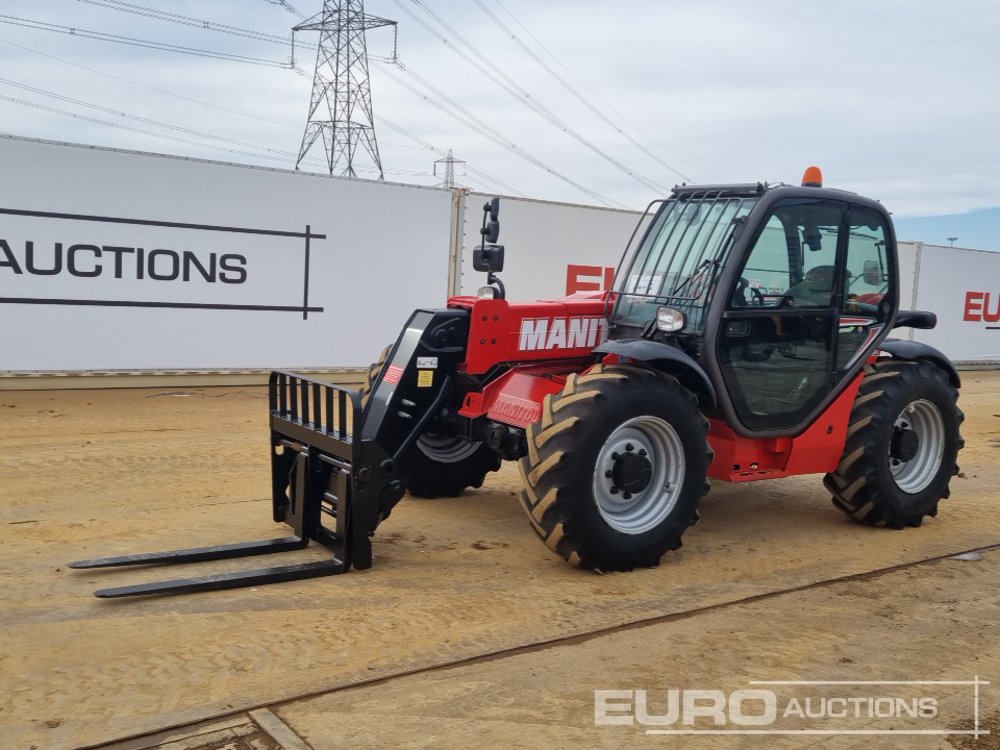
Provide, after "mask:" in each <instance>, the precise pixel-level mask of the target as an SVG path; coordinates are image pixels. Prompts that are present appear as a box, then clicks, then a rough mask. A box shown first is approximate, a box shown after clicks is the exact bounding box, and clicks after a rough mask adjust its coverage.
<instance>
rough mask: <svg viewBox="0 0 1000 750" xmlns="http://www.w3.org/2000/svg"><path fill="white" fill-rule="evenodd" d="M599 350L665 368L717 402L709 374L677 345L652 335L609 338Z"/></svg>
mask: <svg viewBox="0 0 1000 750" xmlns="http://www.w3.org/2000/svg"><path fill="white" fill-rule="evenodd" d="M594 353H595V354H617V355H618V356H619V357H628V358H629V359H634V360H638V361H639V362H646V363H647V364H650V365H652V366H653V367H655V368H656V369H657V370H660V371H661V372H667V373H670V374H671V375H673V376H674V377H676V378H677V379H678V380H679V381H680V383H681V385H683V386H684V387H685V388H687V389H688V390H690V391H692V392H693V393H694V394H695V395H696V396H697V397H698V399H699V400H700V401H702V402H703V403H704V404H705V405H706V406H710V407H714V406H715V404H716V396H715V387H714V386H713V385H712V381H711V380H709V379H708V375H707V374H706V373H705V371H704V370H703V369H702V367H701V365H699V364H698V363H697V362H696V361H695V360H694V359H693V358H692V357H691V356H690V355H688V354H686V353H685V352H683V351H681V350H680V349H678V348H677V347H674V346H670V345H668V344H663V343H660V342H659V341H649V340H648V339H617V340H614V341H606V342H604V343H603V344H601V345H600V346H598V347H596V348H595V349H594Z"/></svg>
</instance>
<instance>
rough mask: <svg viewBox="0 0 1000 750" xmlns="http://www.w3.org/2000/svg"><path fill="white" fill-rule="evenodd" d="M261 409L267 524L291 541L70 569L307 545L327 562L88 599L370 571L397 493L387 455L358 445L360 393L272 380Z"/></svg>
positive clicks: (107, 592) (291, 378)
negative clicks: (265, 408)
mask: <svg viewBox="0 0 1000 750" xmlns="http://www.w3.org/2000/svg"><path fill="white" fill-rule="evenodd" d="M268 401H269V408H270V426H271V485H272V492H271V501H272V503H271V504H272V510H273V515H274V520H275V521H277V522H284V523H286V524H288V525H289V526H291V528H292V535H291V536H288V537H282V538H279V539H266V540H261V541H257V542H241V543H237V544H225V545H219V546H215V547H200V548H194V549H180V550H173V551H168V552H149V553H141V554H134V555H122V556H119V557H105V558H97V559H94V560H81V561H77V562H73V563H70V565H69V567H71V568H104V567H120V566H132V565H150V564H171V563H188V562H201V561H206V560H224V559H229V558H236V557H248V556H256V555H265V554H271V553H275V552H285V551H289V550H295V549H302V548H304V547H306V546H307V545H308V544H309V542H310V541H315V542H318V543H319V544H321V545H323V546H325V547H327V548H329V549H330V550H331V552H332V553H333V556H332V559H330V560H322V561H319V562H310V563H299V564H292V565H283V566H277V567H270V568H260V569H256V570H247V571H241V572H237V573H223V574H218V575H208V576H204V575H203V576H197V577H194V578H179V579H175V580H169V581H158V582H155V583H146V584H139V585H134V586H121V587H118V588H111V589H103V590H100V591H97V592H96V593H95V595H96V596H98V597H101V598H118V597H125V596H143V595H151V594H178V593H188V592H193V591H207V590H213V589H229V588H241V587H244V586H258V585H261V584H265V583H277V582H280V581H289V580H297V579H303V578H314V577H317V576H324V575H333V574H336V573H344V572H346V571H347V570H349V569H350V568H351V567H352V566H353V567H355V568H358V569H364V568H370V567H371V565H372V548H371V540H370V536H371V533H372V532H373V531H374V530H375V527H376V526H377V525H378V522H379V519H380V518H381V516H382V514H383V513H387V512H388V508H390V507H391V504H392V503H393V502H395V500H396V499H398V497H397V494H398V495H401V494H402V492H401V491H399V490H398V482H397V481H396V479H395V478H394V477H393V476H392V468H393V467H392V461H390V460H389V457H388V456H387V455H386V453H385V452H384V451H382V450H381V449H380V448H379V446H377V445H375V444H374V443H372V442H370V441H365V440H363V439H362V438H361V401H360V398H359V396H358V393H357V392H356V391H353V390H351V389H348V388H341V387H338V386H335V385H330V384H328V383H321V382H318V381H315V380H311V379H309V378H305V377H302V376H300V375H293V374H291V373H286V372H273V373H271V377H270V380H269V383H268ZM324 519H330V520H329V521H328V523H329V524H330V525H326V524H324Z"/></svg>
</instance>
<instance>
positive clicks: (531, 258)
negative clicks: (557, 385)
mask: <svg viewBox="0 0 1000 750" xmlns="http://www.w3.org/2000/svg"><path fill="white" fill-rule="evenodd" d="M490 197H491V196H489V195H482V194H478V193H473V194H471V195H468V196H466V198H465V221H464V240H463V243H462V259H461V270H462V276H461V282H460V288H461V293H462V294H475V293H476V290H477V289H478V288H479V287H481V286H483V284H485V283H486V275H485V274H482V273H479V272H477V271H475V270H473V268H472V250H473V248H474V247H476V246H477V245H479V243H480V242H481V239H482V238H481V236H480V234H479V230H480V228H481V227H482V222H483V211H482V209H483V204H484V203H486V202H487V201H489V199H490ZM641 216H642V214H641V213H637V212H634V211H616V210H611V209H604V208H594V207H590V206H573V205H567V204H562V203H546V202H542V201H529V200H522V199H518V198H503V199H501V201H500V239H499V244H501V245H503V246H504V247H505V248H506V253H505V254H506V258H505V265H504V270H503V273H501V274H499V276H500V278H501V279H502V280H503V282H504V284H505V285H506V287H507V297H508V298H509V299H511V300H533V299H554V298H560V297H564V296H566V295H567V294H572V293H573V292H578V291H593V290H599V289H606V288H608V287H609V286H610V284H611V281H612V279H613V277H614V273H615V268H616V267H617V266H618V261H619V260H620V259H621V256H622V253H623V252H624V250H625V246H626V245H627V244H628V240H629V237H630V236H631V234H632V231H633V230H634V229H635V227H636V224H637V223H638V221H639V219H640V217H641Z"/></svg>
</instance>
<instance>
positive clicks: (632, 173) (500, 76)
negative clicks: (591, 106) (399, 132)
mask: <svg viewBox="0 0 1000 750" xmlns="http://www.w3.org/2000/svg"><path fill="white" fill-rule="evenodd" d="M392 2H393V3H395V4H396V5H397V6H398V7H399V8H400V9H402V10H403V11H404V12H405V13H407V14H408V15H409V16H410V17H411V18H413V19H414V20H415V21H416V22H417V23H419V24H420V25H421V26H423V27H424V28H425V29H426V30H427V31H429V32H430V33H431V34H434V35H435V36H436V37H438V38H439V39H440V40H441V41H442V42H444V43H445V44H449V40H448V38H447V37H444V36H442V35H441V34H439V33H438V32H436V31H435V30H434V29H433V28H431V27H430V25H429V24H427V23H426V22H425V21H424V20H423V19H421V18H420V17H419V16H417V15H416V14H415V13H414V12H413V11H412V10H410V9H409V8H407V7H406V6H405V5H404V4H403V2H402V0H392ZM412 2H413V3H414V4H415V5H417V6H418V7H420V8H421V9H422V10H423V12H424V13H425V14H427V15H428V16H430V17H431V18H432V19H433V20H434V21H435V22H437V24H438V25H439V26H441V27H442V28H444V29H445V30H446V31H447V32H448V33H449V34H451V35H452V37H454V38H455V39H456V40H457V41H458V43H459V44H460V45H461V46H462V47H464V48H465V49H466V50H469V52H470V53H471V54H469V53H467V52H463V51H462V50H461V49H459V48H458V47H456V46H454V45H453V44H449V46H450V47H451V49H452V51H454V52H455V53H456V54H457V55H459V56H461V57H462V58H463V59H464V60H465V61H466V62H468V63H469V64H470V65H472V66H473V67H475V68H476V69H477V70H479V71H480V72H482V73H483V74H484V75H485V76H487V77H489V78H490V79H491V80H493V81H494V82H495V83H496V84H497V85H499V86H500V87H501V88H503V89H504V90H505V91H506V92H507V93H508V94H510V95H511V96H513V97H514V98H515V99H517V100H518V101H519V102H521V103H522V104H525V105H526V106H528V108H529V109H531V110H533V111H534V112H535V113H536V114H538V115H540V116H541V117H543V118H544V119H545V120H547V121H548V122H549V123H550V124H552V125H554V126H555V127H556V128H557V129H558V130H560V131H561V132H562V133H563V134H565V135H568V136H569V137H571V138H573V139H574V140H576V141H577V142H579V143H580V144H581V145H583V146H584V147H586V148H588V149H589V150H590V151H592V152H594V153H595V154H597V155H598V156H600V157H601V158H603V159H604V160H605V161H607V162H608V163H610V164H611V165H612V166H614V167H616V168H617V169H619V170H621V171H622V172H624V173H625V174H627V175H628V176H629V177H631V178H632V179H634V180H636V181H637V182H639V183H640V184H642V185H643V186H644V187H646V188H648V189H650V190H653V191H655V192H658V193H661V192H665V191H667V190H668V188H667V187H666V186H665V185H661V184H659V183H657V182H655V181H653V180H650V179H649V178H647V177H645V176H643V175H642V174H640V173H639V172H637V171H636V170H634V169H632V168H631V167H628V166H627V165H625V164H623V163H622V162H620V161H619V160H617V159H615V158H614V157H613V156H611V155H610V154H608V153H607V152H606V151H604V150H603V149H601V148H600V147H599V146H597V145H596V144H594V143H593V142H591V141H590V140H588V139H587V138H585V137H584V136H583V135H582V134H581V133H580V132H579V131H577V130H576V129H575V128H574V127H573V126H572V125H570V124H569V123H567V122H566V121H565V120H563V119H561V118H560V117H559V116H558V115H556V114H555V113H554V112H553V111H552V110H551V109H549V108H548V107H546V106H545V105H544V104H542V103H541V102H539V101H538V99H537V98H535V97H533V96H532V95H531V94H530V93H529V92H528V91H527V90H525V89H524V88H523V87H522V86H521V85H520V84H518V83H517V82H516V81H515V80H514V79H513V78H511V77H510V76H509V75H507V74H506V73H505V72H503V70H501V69H500V68H499V66H497V65H496V64H495V63H493V62H492V61H491V60H490V59H489V58H487V57H486V56H485V55H483V54H482V52H481V51H480V50H478V49H477V48H476V47H475V46H473V45H472V44H471V43H470V42H469V41H468V40H466V39H465V37H463V36H462V35H461V34H460V33H459V32H458V31H457V30H455V29H454V28H453V27H452V26H451V25H450V24H449V23H448V22H447V21H445V20H444V19H443V18H441V16H439V15H438V14H437V13H435V12H434V11H433V10H431V9H430V8H429V7H428V6H427V5H426V4H425V3H424V2H422V0H412ZM481 61H482V62H481ZM484 63H485V64H484Z"/></svg>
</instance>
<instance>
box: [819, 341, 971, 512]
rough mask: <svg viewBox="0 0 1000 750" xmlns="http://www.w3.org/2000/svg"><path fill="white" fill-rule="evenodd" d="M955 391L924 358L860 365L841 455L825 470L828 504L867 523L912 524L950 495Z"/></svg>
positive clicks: (956, 436) (957, 416) (958, 441)
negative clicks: (830, 500)
mask: <svg viewBox="0 0 1000 750" xmlns="http://www.w3.org/2000/svg"><path fill="white" fill-rule="evenodd" d="M957 401H958V391H957V390H956V389H955V388H954V386H952V384H951V383H950V382H949V380H948V376H947V375H946V374H945V373H944V372H943V371H942V370H941V368H939V367H936V366H935V365H933V364H932V363H930V362H924V361H915V362H914V361H905V360H885V361H881V362H877V363H875V365H873V366H870V367H868V368H867V369H866V373H865V377H864V380H862V381H861V388H860V390H859V391H858V396H857V398H856V399H855V402H854V409H853V411H852V412H851V424H850V428H849V429H848V438H847V444H846V446H845V448H844V457H843V458H842V459H841V461H840V465H839V466H838V467H837V470H836V471H835V472H833V473H831V474H827V475H826V478H825V480H824V483H825V484H826V487H827V489H828V490H830V492H831V493H833V504H834V505H836V506H837V507H838V508H839V509H840V510H841V511H843V512H844V513H846V514H847V515H848V516H850V517H851V518H852V519H854V520H855V521H857V522H859V523H863V524H866V525H868V526H889V527H891V528H894V529H901V528H903V527H904V526H919V525H920V524H921V523H922V522H923V519H924V517H925V516H935V515H937V510H938V502H939V501H940V500H942V499H946V498H947V497H948V496H949V494H950V488H949V483H950V481H951V477H952V476H954V475H955V474H957V473H958V466H957V465H956V463H955V461H956V458H957V456H958V452H959V450H961V448H962V446H963V445H964V444H965V441H963V440H962V436H961V434H960V433H959V428H960V426H961V424H962V421H963V420H964V418H965V417H964V415H963V414H962V412H961V410H960V409H959V408H958V405H957Z"/></svg>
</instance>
